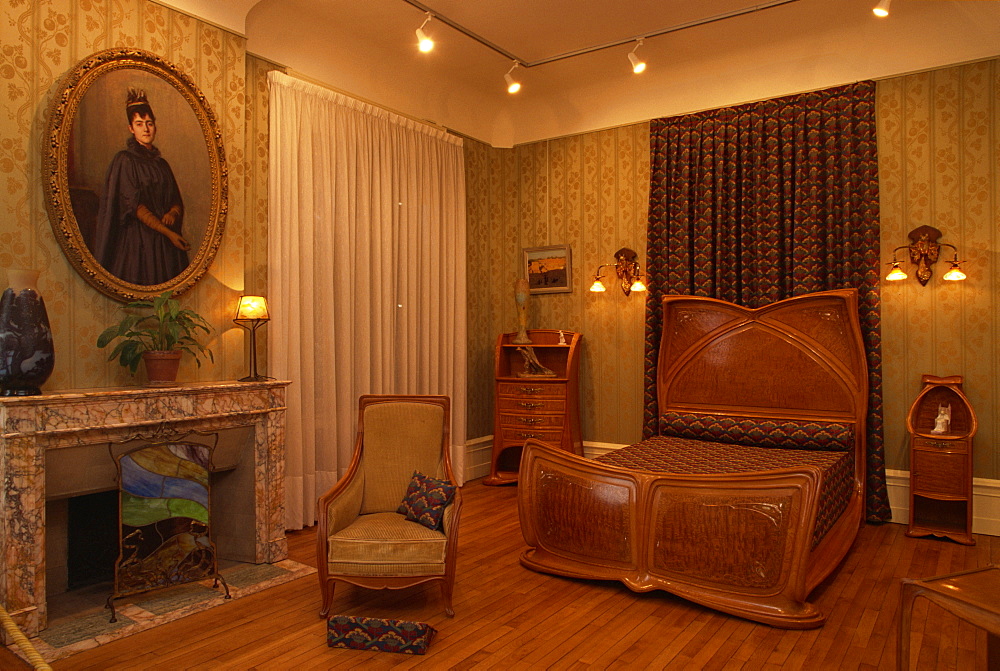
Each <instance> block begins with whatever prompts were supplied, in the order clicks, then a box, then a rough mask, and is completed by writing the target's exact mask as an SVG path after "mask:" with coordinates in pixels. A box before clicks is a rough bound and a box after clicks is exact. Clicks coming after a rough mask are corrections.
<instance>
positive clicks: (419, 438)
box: [361, 401, 444, 515]
mask: <svg viewBox="0 0 1000 671" xmlns="http://www.w3.org/2000/svg"><path fill="white" fill-rule="evenodd" d="M363 422H364V438H363V440H364V447H363V450H362V457H361V459H362V461H361V468H362V469H363V471H364V482H365V492H364V499H363V501H362V504H361V514H363V515H365V514H368V513H382V512H392V511H395V510H396V508H398V507H399V504H400V502H401V501H402V500H403V496H404V495H405V494H406V487H407V485H408V484H409V483H410V478H411V477H412V476H413V471H415V470H416V471H420V472H421V473H423V474H425V475H431V476H434V477H436V478H440V477H442V476H444V473H443V470H444V467H443V463H442V453H441V450H442V447H441V441H442V439H443V431H444V408H442V407H441V406H440V405H432V404H429V403H407V402H399V401H394V402H392V403H373V404H371V405H369V406H367V407H366V408H365V409H364V417H363Z"/></svg>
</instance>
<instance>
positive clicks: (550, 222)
mask: <svg viewBox="0 0 1000 671" xmlns="http://www.w3.org/2000/svg"><path fill="white" fill-rule="evenodd" d="M465 146H466V185H467V188H468V192H469V196H468V220H469V221H468V226H469V229H468V240H469V255H468V259H467V264H468V277H469V282H468V284H469V325H470V326H469V333H470V342H469V366H468V368H469V428H468V435H469V436H470V437H476V436H484V435H488V434H491V433H492V432H493V425H492V421H493V388H492V387H493V352H494V347H495V343H496V339H497V336H498V334H500V333H503V332H509V331H513V330H515V329H516V328H517V315H516V310H515V303H514V281H515V279H517V277H519V276H521V274H522V273H523V270H522V267H523V255H522V249H523V248H525V247H540V246H545V245H569V246H570V249H571V261H572V276H573V277H572V279H573V283H572V286H573V291H572V292H571V293H561V294H538V295H534V296H532V297H531V299H530V300H529V306H528V327H529V328H551V329H565V330H569V331H579V332H580V333H582V334H583V341H582V348H583V354H582V357H581V363H580V385H581V391H580V396H581V398H580V406H581V407H580V410H581V421H582V430H583V437H584V440H587V441H596V442H607V443H628V442H634V441H636V440H638V439H639V438H640V435H641V422H642V340H643V330H644V314H645V304H644V300H643V299H644V295H643V294H632V295H631V296H630V297H628V298H626V297H625V295H624V294H622V292H621V291H620V290H618V289H617V288H615V287H611V286H610V284H609V290H608V291H607V292H605V293H603V294H595V293H591V292H589V291H588V288H589V287H590V284H591V283H592V282H593V276H594V272H595V271H596V270H597V266H598V265H600V264H602V263H608V262H613V261H614V253H615V252H616V251H617V250H618V249H620V248H621V247H630V248H632V249H634V250H635V251H636V252H638V253H639V257H640V261H641V262H642V263H643V266H645V250H646V207H647V202H648V200H649V195H648V194H649V125H648V124H645V123H643V124H634V125H629V126H621V127H618V128H614V129H611V130H604V131H598V132H593V133H586V134H582V135H574V136H571V137H566V138H559V139H554V140H547V141H544V142H535V143H531V144H526V145H520V146H517V147H514V148H513V149H495V148H491V147H488V146H486V145H484V144H481V143H478V142H475V141H467V142H466V145H465Z"/></svg>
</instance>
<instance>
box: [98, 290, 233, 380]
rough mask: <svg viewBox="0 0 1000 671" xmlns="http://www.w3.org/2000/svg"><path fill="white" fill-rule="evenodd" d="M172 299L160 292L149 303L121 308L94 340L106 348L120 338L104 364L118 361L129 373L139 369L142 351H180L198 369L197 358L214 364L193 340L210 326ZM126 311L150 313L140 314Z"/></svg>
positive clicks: (207, 331) (199, 363) (202, 346)
mask: <svg viewBox="0 0 1000 671" xmlns="http://www.w3.org/2000/svg"><path fill="white" fill-rule="evenodd" d="M172 296H173V292H172V291H164V292H163V293H162V294H160V295H159V296H157V297H156V298H154V299H153V300H151V301H149V300H142V301H134V302H132V303H129V304H128V305H126V306H125V307H124V309H125V310H126V314H125V316H124V317H123V318H122V320H121V321H120V322H119V323H118V324H115V325H113V326H109V327H108V328H106V329H104V332H103V333H101V335H99V336H98V337H97V346H98V347H106V346H107V345H108V344H110V343H111V342H112V341H113V340H115V339H116V338H119V339H120V340H119V341H118V344H117V345H115V348H114V349H113V350H112V351H111V355H110V356H109V357H108V361H113V360H114V359H118V363H120V364H121V365H122V366H123V367H124V366H128V368H129V369H130V370H131V371H132V372H133V373H135V371H136V369H137V368H138V367H139V361H141V360H142V353H143V352H156V351H170V350H181V351H184V352H188V353H189V354H191V355H192V356H194V360H195V363H197V364H198V366H199V367H200V366H201V359H200V356H201V355H205V356H207V357H208V359H209V361H212V362H213V363H214V362H215V357H214V356H213V355H212V350H210V349H208V348H207V347H205V346H204V345H202V344H201V343H200V342H198V339H197V338H196V336H197V335H198V332H199V331H203V332H204V333H205V334H208V333H211V331H212V327H211V325H210V324H209V323H208V322H207V321H205V319H204V318H203V317H202V316H201V315H199V314H198V313H197V312H194V311H193V310H186V309H181V305H180V303H179V302H177V300H176V299H174V298H173V297H172ZM129 310H143V311H152V312H151V313H149V314H144V315H143V314H135V313H134V312H128V311H129Z"/></svg>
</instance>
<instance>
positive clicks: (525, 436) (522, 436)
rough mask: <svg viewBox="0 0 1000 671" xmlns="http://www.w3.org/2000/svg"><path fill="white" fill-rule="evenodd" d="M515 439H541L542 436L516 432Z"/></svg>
mask: <svg viewBox="0 0 1000 671" xmlns="http://www.w3.org/2000/svg"><path fill="white" fill-rule="evenodd" d="M517 437H518V438H541V437H542V434H540V433H525V432H524V431H518V432H517Z"/></svg>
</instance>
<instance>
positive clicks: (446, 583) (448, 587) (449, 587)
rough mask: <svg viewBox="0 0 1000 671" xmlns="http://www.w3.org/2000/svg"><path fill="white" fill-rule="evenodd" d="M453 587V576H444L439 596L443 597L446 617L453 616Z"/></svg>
mask: <svg viewBox="0 0 1000 671" xmlns="http://www.w3.org/2000/svg"><path fill="white" fill-rule="evenodd" d="M454 588H455V576H449V577H446V578H445V579H444V580H442V581H441V596H442V598H444V614H445V615H447V616H448V617H455V609H454V608H452V605H451V603H452V599H451V597H452V593H453V592H454Z"/></svg>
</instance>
